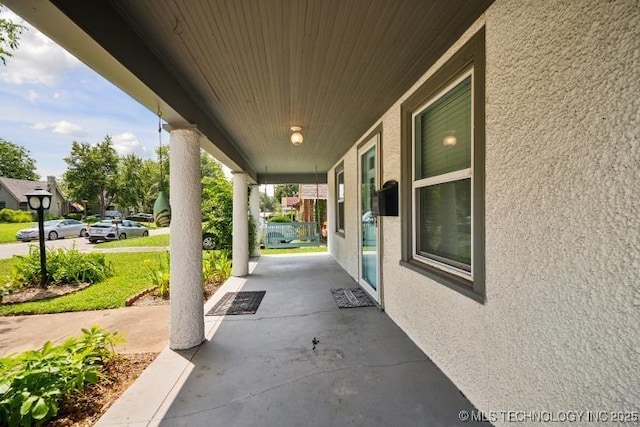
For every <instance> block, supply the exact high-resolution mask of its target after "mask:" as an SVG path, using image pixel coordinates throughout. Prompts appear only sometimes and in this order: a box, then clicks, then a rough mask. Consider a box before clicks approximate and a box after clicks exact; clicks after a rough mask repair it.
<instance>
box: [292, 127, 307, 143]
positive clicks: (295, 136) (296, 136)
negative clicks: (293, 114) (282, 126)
mask: <svg viewBox="0 0 640 427" xmlns="http://www.w3.org/2000/svg"><path fill="white" fill-rule="evenodd" d="M300 131H302V127H300V126H291V132H293V133H292V134H291V143H292V144H293V145H295V146H296V147H297V146H298V145H300V144H302V141H303V140H304V137H303V136H302V133H300Z"/></svg>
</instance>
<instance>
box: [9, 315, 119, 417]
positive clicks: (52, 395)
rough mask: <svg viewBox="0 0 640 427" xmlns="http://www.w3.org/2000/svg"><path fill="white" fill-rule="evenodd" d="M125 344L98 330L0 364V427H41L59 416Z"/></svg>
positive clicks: (87, 330)
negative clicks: (118, 346) (62, 403)
mask: <svg viewBox="0 0 640 427" xmlns="http://www.w3.org/2000/svg"><path fill="white" fill-rule="evenodd" d="M121 342H123V340H122V338H121V337H120V336H119V335H118V333H117V332H109V331H105V330H103V329H101V328H100V327H98V326H93V327H91V328H90V329H82V336H81V337H76V338H70V339H68V340H67V341H65V342H64V344H62V345H59V346H54V345H53V344H51V342H46V343H45V344H44V346H43V347H42V348H41V349H39V350H30V351H26V352H24V353H21V354H18V355H11V356H7V357H4V358H1V359H0V378H1V379H0V425H8V426H30V425H41V424H43V423H44V422H45V421H46V420H48V419H49V418H52V417H54V416H55V415H56V414H57V413H58V405H59V403H60V401H61V400H62V399H64V398H69V397H71V396H73V395H75V394H76V393H79V392H81V391H82V389H83V388H84V387H85V385H87V384H93V383H95V382H96V381H97V380H98V377H99V376H100V370H101V367H102V366H103V365H104V363H106V361H107V360H109V359H110V358H111V357H113V356H114V355H115V352H114V350H113V346H114V345H116V344H119V343H121Z"/></svg>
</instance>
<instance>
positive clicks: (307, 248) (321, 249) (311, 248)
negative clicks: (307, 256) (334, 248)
mask: <svg viewBox="0 0 640 427" xmlns="http://www.w3.org/2000/svg"><path fill="white" fill-rule="evenodd" d="M309 252H327V247H326V246H304V247H301V248H275V249H260V253H261V254H262V255H278V254H303V253H309Z"/></svg>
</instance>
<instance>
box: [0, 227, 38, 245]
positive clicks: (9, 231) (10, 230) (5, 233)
mask: <svg viewBox="0 0 640 427" xmlns="http://www.w3.org/2000/svg"><path fill="white" fill-rule="evenodd" d="M34 225H36V223H35V222H20V223H16V224H7V223H1V224H0V243H9V242H11V243H14V242H17V240H16V233H17V232H18V230H22V229H23V228H31V227H33V226H34Z"/></svg>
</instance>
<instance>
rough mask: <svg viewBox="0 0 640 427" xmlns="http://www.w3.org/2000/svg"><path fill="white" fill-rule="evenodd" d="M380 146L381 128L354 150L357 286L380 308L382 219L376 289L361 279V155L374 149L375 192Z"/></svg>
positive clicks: (377, 188)
mask: <svg viewBox="0 0 640 427" xmlns="http://www.w3.org/2000/svg"><path fill="white" fill-rule="evenodd" d="M381 144H382V131H381V128H378V129H376V130H374V131H373V132H372V133H371V134H369V135H368V136H367V137H366V138H365V139H364V140H363V141H362V143H360V144H359V145H358V147H357V150H356V155H357V162H358V167H357V188H358V191H357V206H358V208H357V212H358V257H357V259H358V284H359V285H360V287H361V288H363V289H364V290H365V292H367V294H369V295H370V296H371V298H373V300H374V301H375V302H376V303H377V304H378V305H379V306H380V307H382V268H381V249H382V245H381V241H380V237H381V235H382V233H381V230H382V217H380V216H379V217H377V218H376V221H377V223H376V225H377V226H376V282H377V284H376V289H373V288H372V287H371V285H369V284H368V282H367V281H366V280H364V279H363V277H362V276H363V268H362V255H363V254H362V214H363V213H362V212H361V209H362V189H361V185H362V182H361V180H362V155H363V154H364V153H366V152H367V151H369V150H370V149H371V147H375V167H376V177H375V182H374V185H375V188H376V190H379V189H380V180H381V176H382V167H381V165H382V161H381V158H380V152H381Z"/></svg>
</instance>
